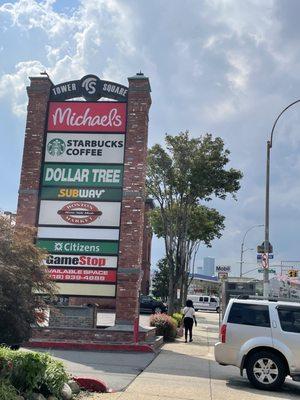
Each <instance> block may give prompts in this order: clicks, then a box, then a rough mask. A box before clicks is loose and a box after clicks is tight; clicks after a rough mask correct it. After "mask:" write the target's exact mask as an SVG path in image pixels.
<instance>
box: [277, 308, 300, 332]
mask: <svg viewBox="0 0 300 400" xmlns="http://www.w3.org/2000/svg"><path fill="white" fill-rule="evenodd" d="M278 315H279V320H280V325H281V329H282V330H283V331H285V332H294V333H300V308H297V307H284V306H279V307H278Z"/></svg>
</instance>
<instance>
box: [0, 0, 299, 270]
mask: <svg viewBox="0 0 300 400" xmlns="http://www.w3.org/2000/svg"><path fill="white" fill-rule="evenodd" d="M299 15H300V2H299V1H298V0H263V1H262V0H243V1H241V0H187V1H185V2H182V1H181V0H164V1H161V0H151V1H147V0H82V1H79V0H78V1H74V0H72V1H67V0H57V1H55V0H46V1H35V0H17V1H13V2H5V1H1V0H0V135H1V146H0V152H1V154H0V182H1V197H0V210H10V211H16V204H17V195H18V186H19V179H20V168H21V161H22V149H23V142H24V130H25V121H26V106H27V94H26V86H28V85H29V79H28V77H29V76H37V75H39V74H40V72H42V71H45V70H46V71H47V72H48V74H49V76H50V78H51V79H52V81H53V82H54V83H55V84H58V83H60V82H64V81H68V80H76V79H80V78H81V77H82V76H84V75H86V74H95V75H97V76H99V77H100V78H102V79H107V80H111V81H115V82H119V83H122V84H124V85H127V77H130V76H132V75H135V73H136V72H139V71H140V70H141V71H142V72H143V73H144V74H145V75H146V76H148V77H149V79H150V83H151V88H152V93H151V95H152V107H151V110H150V125H149V145H150V146H152V145H153V144H155V143H161V144H163V141H164V135H165V133H169V134H177V133H179V132H180V131H185V130H189V131H190V133H191V135H192V136H195V137H198V136H200V135H202V134H205V133H207V132H209V133H211V134H212V135H213V136H220V137H221V138H222V139H223V140H224V142H225V145H226V147H227V148H228V149H229V150H230V152H231V155H230V165H229V166H230V167H234V168H237V169H240V170H241V171H242V172H243V174H244V178H243V180H242V182H241V189H240V191H239V192H238V194H237V200H234V199H232V198H230V197H228V198H227V199H226V200H225V201H223V200H213V201H212V202H211V206H214V207H216V208H217V209H218V210H219V211H220V212H221V213H223V214H224V215H225V216H226V229H225V230H224V232H223V236H222V238H221V239H219V240H215V241H214V242H213V243H212V247H211V248H206V247H203V246H202V247H200V250H199V254H198V259H197V266H201V264H202V258H203V257H205V256H209V257H214V258H215V259H216V264H217V265H230V266H231V268H232V274H237V273H238V269H239V258H240V248H241V242H242V238H243V235H244V234H245V232H246V231H247V230H248V229H249V228H250V227H252V226H254V225H258V224H263V223H264V201H265V200H264V196H265V163H266V142H267V140H268V138H269V136H270V131H271V128H272V125H273V122H274V120H275V118H276V117H277V115H278V114H279V113H280V112H281V110H282V109H283V108H285V107H286V106H287V105H288V104H289V103H291V102H293V101H295V100H297V99H299V98H300V74H299V67H300V41H299V34H300V24H299ZM299 180H300V105H296V106H294V107H293V108H291V109H289V110H288V111H287V112H286V113H284V115H283V116H282V118H281V119H280V121H279V123H278V125H277V128H276V130H275V134H274V145H273V148H272V151H271V189H270V241H271V243H272V244H273V247H274V261H273V263H274V264H280V262H281V261H284V260H292V261H297V260H300V253H299V249H300V246H299V240H300V235H299V229H300V226H299V225H300V224H299V222H300V185H299ZM262 241H263V228H262V227H260V228H259V227H257V228H254V229H252V230H251V231H250V232H249V233H248V234H247V236H246V240H245V247H246V248H250V249H254V250H248V251H246V252H245V253H244V259H245V264H244V266H243V268H244V271H248V270H250V269H253V268H255V266H256V251H255V249H256V246H257V245H258V244H260V243H262ZM163 255H164V248H163V243H162V242H161V241H159V240H158V239H154V241H153V246H152V265H153V266H155V264H156V262H157V260H158V259H159V258H161V257H163ZM299 265H300V264H299ZM247 276H258V275H255V273H254V274H249V275H247Z"/></svg>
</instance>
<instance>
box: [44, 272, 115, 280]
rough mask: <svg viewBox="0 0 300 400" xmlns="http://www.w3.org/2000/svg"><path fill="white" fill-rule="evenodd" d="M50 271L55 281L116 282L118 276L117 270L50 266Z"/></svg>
mask: <svg viewBox="0 0 300 400" xmlns="http://www.w3.org/2000/svg"><path fill="white" fill-rule="evenodd" d="M48 271H49V272H50V274H51V278H52V279H53V280H55V281H68V282H70V281H77V282H89V283H91V282H95V283H98V282H101V283H115V282H116V277H117V274H116V271H113V270H112V271H103V270H91V269H63V268H49V270H48Z"/></svg>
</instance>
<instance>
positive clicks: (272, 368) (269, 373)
mask: <svg viewBox="0 0 300 400" xmlns="http://www.w3.org/2000/svg"><path fill="white" fill-rule="evenodd" d="M246 370H247V376H248V379H249V381H250V382H251V383H252V385H254V386H255V387H257V388H258V389H263V390H274V389H278V388H280V387H281V386H282V385H283V383H284V381H285V377H286V375H287V373H286V368H285V365H284V363H283V361H282V359H281V358H280V357H279V356H277V355H276V354H273V353H272V352H269V351H259V352H257V353H254V354H253V355H252V356H250V358H249V360H248V362H247V365H246Z"/></svg>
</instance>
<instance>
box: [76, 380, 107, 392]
mask: <svg viewBox="0 0 300 400" xmlns="http://www.w3.org/2000/svg"><path fill="white" fill-rule="evenodd" d="M73 380H74V381H75V382H77V383H78V385H79V386H80V388H82V389H85V390H88V391H89V392H97V393H99V392H100V393H112V392H113V390H112V389H109V387H108V386H107V384H106V383H105V382H104V381H102V380H101V379H95V378H93V379H92V378H80V377H73Z"/></svg>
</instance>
